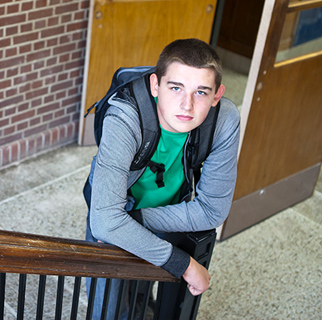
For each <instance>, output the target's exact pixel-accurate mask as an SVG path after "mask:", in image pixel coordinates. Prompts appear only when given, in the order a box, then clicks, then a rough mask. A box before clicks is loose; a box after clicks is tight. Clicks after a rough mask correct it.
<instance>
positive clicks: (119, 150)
mask: <svg viewBox="0 0 322 320" xmlns="http://www.w3.org/2000/svg"><path fill="white" fill-rule="evenodd" d="M109 102H110V103H111V107H110V108H109V109H108V112H107V114H106V117H105V119H104V124H103V134H102V138H101V142H100V146H99V150H98V153H97V155H96V157H94V159H93V162H92V169H91V174H90V178H89V180H90V185H91V186H92V196H91V209H90V212H89V216H88V222H89V226H88V227H87V233H88V234H89V236H87V239H88V240H93V241H95V240H96V239H99V240H101V241H103V242H106V243H112V244H114V245H116V246H118V247H121V248H123V249H124V250H126V251H129V252H131V253H133V254H134V255H136V256H139V257H141V258H142V259H144V260H147V261H149V262H150V263H152V264H154V265H156V266H160V267H162V268H163V269H165V270H167V271H168V272H170V273H171V274H173V275H174V276H176V277H181V276H182V275H183V273H184V272H185V270H186V269H187V267H188V265H189V262H190V257H189V255H188V254H186V253H184V252H183V251H181V250H180V249H178V248H175V247H174V246H172V244H170V243H169V242H167V241H165V240H163V239H161V238H160V237H158V236H157V235H156V233H166V232H196V231H203V230H210V229H213V228H217V227H219V226H220V225H221V224H222V223H223V222H224V221H225V219H226V218H227V216H228V213H229V210H230V207H231V202H232V197H233V193H234V188H235V183H236V177H237V150H238V143H239V112H238V110H237V108H236V106H235V105H234V104H233V103H232V102H231V101H230V100H228V99H225V98H222V99H221V107H220V112H219V115H218V120H217V126H216V130H215V132H214V138H213V143H212V148H211V152H210V154H209V156H208V157H207V159H206V160H205V161H204V164H203V169H202V173H201V177H200V181H199V183H198V184H197V187H196V195H197V196H196V197H195V198H194V199H193V200H192V201H188V202H186V201H182V202H180V203H179V204H176V205H168V206H164V207H156V208H145V209H141V210H140V211H141V212H140V214H141V217H140V222H141V223H139V222H137V221H136V220H135V219H133V218H132V217H131V216H130V215H129V214H128V213H127V211H130V210H131V209H132V207H133V203H132V199H131V198H129V196H128V192H127V190H128V189H129V188H130V187H131V186H132V185H133V184H134V183H135V182H136V181H137V180H138V179H139V177H140V176H141V174H142V173H143V172H144V170H145V168H144V169H142V170H138V171H130V165H131V162H132V160H133V158H134V156H135V154H136V153H137V151H138V149H139V147H140V144H141V141H142V136H141V128H140V120H139V115H138V111H137V107H136V105H135V103H134V102H133V101H132V100H131V98H128V99H127V100H124V99H120V98H118V97H117V96H113V97H111V98H110V101H109ZM188 139H189V137H188ZM185 162H186V159H185V156H184V165H185ZM185 174H186V179H190V174H189V172H187V168H186V165H185Z"/></svg>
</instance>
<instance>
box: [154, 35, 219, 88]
mask: <svg viewBox="0 0 322 320" xmlns="http://www.w3.org/2000/svg"><path fill="white" fill-rule="evenodd" d="M172 62H180V63H182V64H185V65H187V66H190V67H194V68H211V69H213V70H214V72H215V85H216V90H218V88H219V87H220V84H221V79H222V69H221V62H220V58H219V56H218V54H217V52H216V50H215V49H214V48H213V47H211V46H210V45H209V44H207V43H206V42H204V41H202V40H199V39H194V38H192V39H179V40H175V41H173V42H171V43H169V44H168V45H167V46H166V47H165V48H164V49H163V50H162V52H161V54H160V56H159V60H158V62H157V66H156V71H155V73H156V75H157V77H158V83H159V84H160V82H161V78H162V77H163V76H164V75H165V74H166V72H167V68H168V66H169V65H170V63H172Z"/></svg>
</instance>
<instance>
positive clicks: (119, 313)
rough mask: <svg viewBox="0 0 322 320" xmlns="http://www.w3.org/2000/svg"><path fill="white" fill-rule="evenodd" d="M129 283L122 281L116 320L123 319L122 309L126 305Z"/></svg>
mask: <svg viewBox="0 0 322 320" xmlns="http://www.w3.org/2000/svg"><path fill="white" fill-rule="evenodd" d="M127 283H128V280H121V283H120V289H119V294H118V298H117V304H116V311H115V319H117V320H119V319H120V317H121V308H122V305H123V303H124V297H125V289H126V287H127V286H126V284H127Z"/></svg>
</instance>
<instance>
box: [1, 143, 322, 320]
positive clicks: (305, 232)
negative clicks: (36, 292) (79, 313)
mask: <svg viewBox="0 0 322 320" xmlns="http://www.w3.org/2000/svg"><path fill="white" fill-rule="evenodd" d="M95 151H96V147H79V146H77V145H76V144H73V145H69V146H66V147H62V148H60V149H58V150H56V151H52V152H49V153H47V154H45V155H42V156H39V157H37V158H35V159H32V160H29V161H26V162H24V163H22V164H20V165H19V166H16V167H12V168H9V169H6V170H2V171H0V179H1V187H0V196H1V201H0V217H1V219H0V228H1V229H5V230H14V231H21V232H28V233H35V234H43V235H51V236H58V237H67V238H75V239H83V238H84V229H85V218H86V205H85V202H84V200H83V198H82V187H83V184H84V182H85V180H86V177H87V174H88V172H89V166H90V165H89V163H90V161H91V157H92V155H93V154H94V153H95ZM321 208H322V177H321V176H320V179H319V181H318V184H317V187H316V190H315V192H314V195H313V196H312V197H311V198H309V199H307V200H306V201H304V202H302V203H300V204H298V205H296V206H294V207H292V208H289V209H287V210H285V211H283V212H280V213H278V214H276V215H274V216H273V217H271V218H269V219H267V220H266V221H264V222H262V223H260V224H258V225H256V226H254V227H252V228H250V229H248V230H246V231H244V232H242V233H240V234H238V235H236V236H234V237H232V238H230V239H228V240H226V241H223V242H219V243H217V244H216V245H215V250H214V254H213V258H212V262H211V265H210V273H211V275H212V280H211V288H210V289H209V290H208V291H207V292H206V293H204V294H203V297H202V300H201V305H200V309H199V314H198V319H199V320H206V319H212V320H215V319H220V320H223V319H229V320H233V319H308V320H313V319H322V316H321V315H322V290H321V288H322V279H321V275H322V252H321V244H322V214H321ZM11 282H14V283H15V282H17V280H9V282H8V283H11ZM49 282H50V281H49ZM51 282H53V280H51ZM49 286H54V284H51V285H49ZM67 286H68V285H67ZM10 287H11V286H10ZM15 288H17V286H16V287H15ZM71 288H72V286H71V285H70V288H69V290H70V291H71V290H72V289H71ZM15 290H16V289H15ZM84 290H85V289H84V288H83V296H82V299H83V302H84V303H83V305H84V306H85V304H86V301H85V300H86V296H85V291H84ZM12 295H13V296H12V297H9V296H10V293H8V299H9V300H8V301H7V302H6V319H14V318H15V317H14V314H15V312H16V311H15V310H16V307H15V303H16V291H13V292H12ZM67 300H68V299H67ZM67 300H66V301H67ZM66 303H67V302H66ZM27 308H28V303H27ZM30 308H31V309H32V308H33V304H32V303H30ZM48 312H50V310H49V311H48ZM28 314H32V310H30V311H29V312H28ZM33 318H34V317H31V319H33ZM51 318H52V317H51V316H50V315H49V314H48V319H51Z"/></svg>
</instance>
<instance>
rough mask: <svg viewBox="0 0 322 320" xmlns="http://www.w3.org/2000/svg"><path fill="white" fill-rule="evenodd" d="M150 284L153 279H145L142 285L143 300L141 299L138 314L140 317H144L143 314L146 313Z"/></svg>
mask: <svg viewBox="0 0 322 320" xmlns="http://www.w3.org/2000/svg"><path fill="white" fill-rule="evenodd" d="M152 285H153V281H145V283H144V286H145V289H144V296H143V301H142V306H141V314H140V319H142V320H143V319H144V317H145V314H146V309H147V307H148V303H149V298H150V294H151V290H152Z"/></svg>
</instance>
